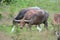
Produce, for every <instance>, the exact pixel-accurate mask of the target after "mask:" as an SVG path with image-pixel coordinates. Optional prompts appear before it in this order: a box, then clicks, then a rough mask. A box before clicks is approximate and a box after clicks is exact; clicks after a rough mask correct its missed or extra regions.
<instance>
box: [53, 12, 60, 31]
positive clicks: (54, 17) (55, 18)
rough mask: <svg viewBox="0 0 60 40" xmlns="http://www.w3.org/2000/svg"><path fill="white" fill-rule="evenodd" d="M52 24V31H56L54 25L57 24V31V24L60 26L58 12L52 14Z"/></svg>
mask: <svg viewBox="0 0 60 40" xmlns="http://www.w3.org/2000/svg"><path fill="white" fill-rule="evenodd" d="M52 25H53V27H54V31H57V30H55V29H56V28H55V27H56V26H58V27H57V28H58V31H59V26H60V14H58V13H55V14H54V16H53V19H52Z"/></svg>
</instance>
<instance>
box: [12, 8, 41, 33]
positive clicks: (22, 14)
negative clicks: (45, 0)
mask: <svg viewBox="0 0 60 40" xmlns="http://www.w3.org/2000/svg"><path fill="white" fill-rule="evenodd" d="M31 9H33V10H40V8H39V7H28V8H24V9H22V10H21V11H20V12H19V14H18V15H17V16H16V17H15V18H14V19H13V26H14V25H16V23H20V21H15V20H21V19H22V18H23V17H24V15H25V14H26V12H27V11H29V10H31ZM14 28H15V26H14V27H13V28H12V32H13V31H14ZM37 28H38V27H37Z"/></svg>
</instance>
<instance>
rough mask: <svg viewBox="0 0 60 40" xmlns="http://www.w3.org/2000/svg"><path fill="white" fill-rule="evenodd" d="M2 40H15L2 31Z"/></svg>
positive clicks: (0, 37) (0, 38)
mask: <svg viewBox="0 0 60 40" xmlns="http://www.w3.org/2000/svg"><path fill="white" fill-rule="evenodd" d="M0 40H13V39H12V38H11V37H10V36H8V35H6V34H4V33H3V32H1V31H0Z"/></svg>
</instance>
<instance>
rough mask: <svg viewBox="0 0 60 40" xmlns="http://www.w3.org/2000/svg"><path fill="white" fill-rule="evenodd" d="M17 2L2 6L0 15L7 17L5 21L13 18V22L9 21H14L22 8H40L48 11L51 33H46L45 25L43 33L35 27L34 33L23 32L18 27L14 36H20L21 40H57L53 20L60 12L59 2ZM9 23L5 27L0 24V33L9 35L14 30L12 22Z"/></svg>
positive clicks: (25, 0)
mask: <svg viewBox="0 0 60 40" xmlns="http://www.w3.org/2000/svg"><path fill="white" fill-rule="evenodd" d="M15 1H16V2H13V3H10V4H9V5H6V4H5V3H3V4H1V5H0V13H1V14H2V16H4V15H5V17H4V18H5V19H8V18H11V20H10V19H8V20H9V21H12V19H13V17H15V15H16V14H17V13H18V12H19V11H20V10H21V9H22V8H27V7H32V6H38V7H40V8H41V9H44V10H46V11H47V12H48V13H49V15H50V17H49V19H48V24H49V26H48V29H49V32H45V30H44V27H43V25H41V27H42V29H43V31H42V32H38V31H37V29H36V28H35V27H32V30H33V31H32V32H31V31H26V28H24V29H23V30H22V31H21V30H20V28H19V27H18V29H17V32H16V28H15V33H12V34H13V36H15V35H19V39H20V40H56V36H54V35H53V34H52V25H51V19H52V17H53V14H54V13H55V12H57V13H59V12H60V1H59V0H15ZM5 12H6V13H5ZM7 14H8V15H7ZM7 16H8V18H7ZM2 20H3V18H2ZM5 22H7V21H5ZM8 23H9V25H4V23H3V24H0V31H3V32H4V33H7V34H9V33H10V31H11V29H12V25H10V22H8ZM10 35H11V34H10ZM47 35H48V36H47ZM15 38H16V37H15Z"/></svg>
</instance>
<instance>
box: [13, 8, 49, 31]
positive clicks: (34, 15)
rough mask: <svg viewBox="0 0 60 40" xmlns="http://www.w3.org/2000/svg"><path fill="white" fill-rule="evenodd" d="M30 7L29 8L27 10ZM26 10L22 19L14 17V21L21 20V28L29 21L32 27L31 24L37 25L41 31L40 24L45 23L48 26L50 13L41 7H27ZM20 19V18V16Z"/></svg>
mask: <svg viewBox="0 0 60 40" xmlns="http://www.w3.org/2000/svg"><path fill="white" fill-rule="evenodd" d="M27 9H28V10H27ZM27 9H26V11H25V12H24V16H23V17H22V19H21V20H16V18H15V19H14V22H20V28H21V29H22V28H23V26H24V25H25V24H26V23H27V24H28V26H29V27H30V29H31V25H37V29H38V30H39V31H41V29H40V24H42V23H43V24H44V26H45V27H46V29H47V27H48V23H47V19H48V16H49V15H48V13H47V12H46V11H44V10H41V9H40V8H27ZM19 19H20V18H19Z"/></svg>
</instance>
